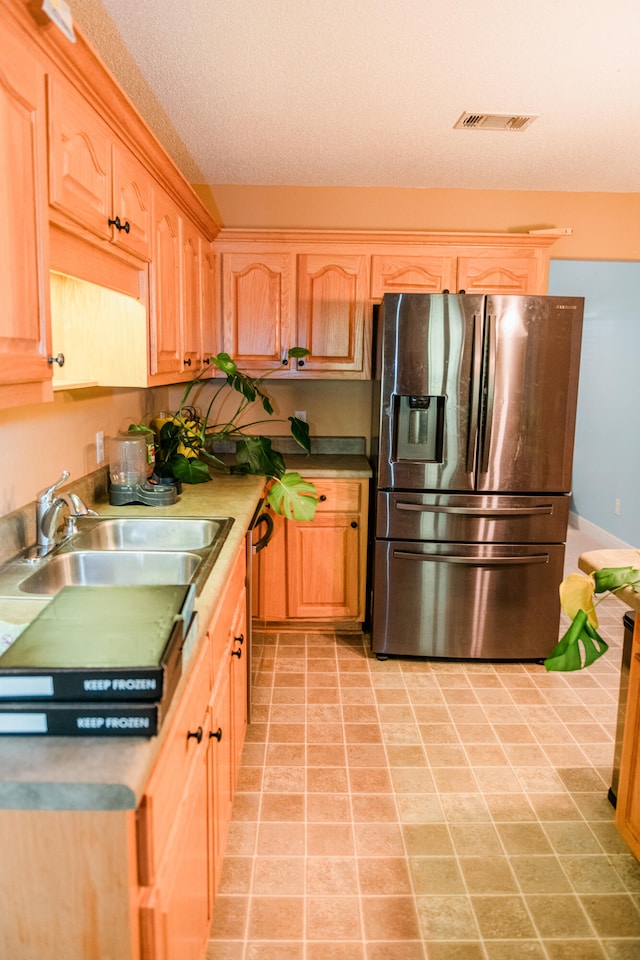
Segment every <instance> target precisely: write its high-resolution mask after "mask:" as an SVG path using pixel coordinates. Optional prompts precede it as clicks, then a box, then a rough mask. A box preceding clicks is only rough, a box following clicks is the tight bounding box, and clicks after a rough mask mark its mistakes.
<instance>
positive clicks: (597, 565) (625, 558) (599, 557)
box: [578, 549, 640, 612]
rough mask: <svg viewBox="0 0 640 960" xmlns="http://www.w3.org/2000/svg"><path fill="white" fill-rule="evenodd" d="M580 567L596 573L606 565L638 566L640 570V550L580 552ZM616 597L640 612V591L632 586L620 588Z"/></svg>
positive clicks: (585, 571)
mask: <svg viewBox="0 0 640 960" xmlns="http://www.w3.org/2000/svg"><path fill="white" fill-rule="evenodd" d="M578 567H579V568H580V570H582V571H583V572H584V573H594V572H595V571H596V570H602V569H603V568H604V567H636V569H638V570H640V550H633V549H630V550H612V549H608V550H589V551H587V552H586V553H581V554H580V556H579V558H578ZM616 597H617V598H618V599H619V600H621V601H622V603H625V604H626V605H627V606H628V607H629V608H630V609H631V610H635V611H637V612H640V593H636V592H635V591H634V590H632V589H631V587H625V589H624V590H620V591H619V592H618V593H616Z"/></svg>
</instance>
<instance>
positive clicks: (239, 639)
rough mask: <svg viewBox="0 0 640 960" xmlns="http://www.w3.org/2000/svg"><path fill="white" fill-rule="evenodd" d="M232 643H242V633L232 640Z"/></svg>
mask: <svg viewBox="0 0 640 960" xmlns="http://www.w3.org/2000/svg"><path fill="white" fill-rule="evenodd" d="M233 642H234V643H244V633H241V634H240V636H239V637H234V638H233Z"/></svg>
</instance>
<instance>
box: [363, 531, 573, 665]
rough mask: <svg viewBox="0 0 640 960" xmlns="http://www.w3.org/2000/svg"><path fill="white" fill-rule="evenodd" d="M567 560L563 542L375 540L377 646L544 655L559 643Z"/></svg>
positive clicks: (419, 652)
mask: <svg viewBox="0 0 640 960" xmlns="http://www.w3.org/2000/svg"><path fill="white" fill-rule="evenodd" d="M563 560H564V544H559V543H556V544H553V543H552V544H462V543H420V542H415V541H401V540H378V541H377V542H376V545H375V566H374V571H375V572H374V590H373V597H374V602H373V623H372V643H371V646H372V650H373V652H374V653H377V654H390V655H399V656H413V657H453V658H461V659H476V658H478V659H488V660H503V659H504V660H529V659H532V660H538V659H543V658H544V657H546V656H548V654H549V653H550V652H551V650H552V649H553V647H554V646H555V645H556V643H557V642H558V632H559V622H560V603H559V599H558V584H559V583H560V581H561V580H562V568H563ZM541 597H544V598H545V599H544V603H542V602H541Z"/></svg>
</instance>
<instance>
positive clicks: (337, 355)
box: [293, 253, 371, 377]
mask: <svg viewBox="0 0 640 960" xmlns="http://www.w3.org/2000/svg"><path fill="white" fill-rule="evenodd" d="M368 290H369V258H368V257H367V256H366V255H364V254H343V255H341V256H337V255H335V254H333V255H332V254H328V253H322V254H318V253H315V254H311V253H306V254H301V255H300V256H299V257H298V331H297V332H298V336H297V341H298V342H297V344H296V345H297V346H299V347H306V348H307V350H309V352H310V356H308V357H305V358H304V359H303V360H298V361H297V367H298V369H302V367H303V366H304V369H305V370H306V371H307V372H309V374H310V375H312V376H317V375H318V374H321V373H326V374H328V375H330V376H334V375H335V374H336V373H340V374H341V375H342V376H343V377H364V376H369V374H370V370H371V357H370V348H369V340H370V333H371V325H370V323H369V322H368V320H369V311H368V309H367V306H368V304H367V301H368ZM293 362H294V363H296V361H293Z"/></svg>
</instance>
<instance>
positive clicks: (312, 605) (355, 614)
mask: <svg viewBox="0 0 640 960" xmlns="http://www.w3.org/2000/svg"><path fill="white" fill-rule="evenodd" d="M308 479H309V480H311V481H312V482H313V483H314V484H315V486H316V489H317V491H318V497H319V502H318V509H317V511H316V515H315V518H314V519H313V520H312V521H311V522H298V521H295V520H285V519H284V518H283V517H280V516H274V518H273V519H274V534H273V536H272V538H271V541H270V543H269V545H268V546H267V548H266V549H265V550H263V551H262V552H260V553H258V554H257V555H256V557H255V559H254V583H255V587H254V605H253V615H254V617H256V618H257V619H258V620H264V621H272V622H273V621H284V620H301V621H302V620H313V621H326V622H335V623H340V622H343V623H357V622H361V621H363V620H364V615H365V609H364V608H365V577H366V555H367V510H368V484H369V481H368V480H360V479H351V478H349V479H346V478H345V479H342V478H336V479H330V480H328V479H315V478H313V477H312V476H310V477H309V478H308Z"/></svg>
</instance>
